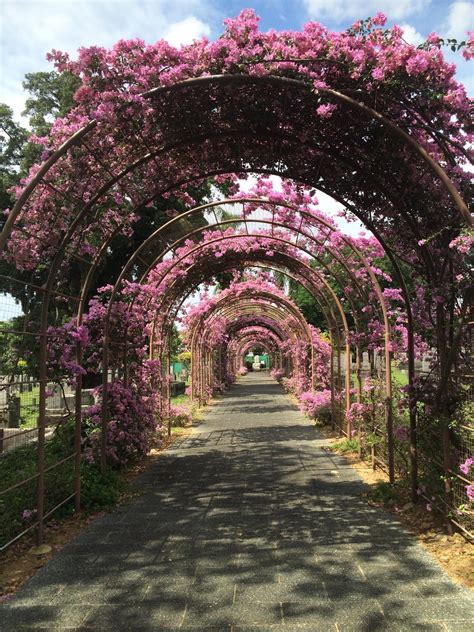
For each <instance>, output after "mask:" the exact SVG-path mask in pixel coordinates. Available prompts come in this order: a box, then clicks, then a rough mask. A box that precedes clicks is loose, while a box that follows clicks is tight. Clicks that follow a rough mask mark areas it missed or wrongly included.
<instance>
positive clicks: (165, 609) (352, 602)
mask: <svg viewBox="0 0 474 632" xmlns="http://www.w3.org/2000/svg"><path fill="white" fill-rule="evenodd" d="M323 444H324V441H323V440H320V439H318V434H317V431H316V430H315V429H314V427H312V425H311V423H309V422H308V421H307V420H305V419H304V418H303V417H302V416H301V414H300V413H299V412H298V411H297V410H296V409H295V407H294V406H293V404H292V403H291V401H290V400H289V399H288V398H287V397H286V396H285V395H284V394H283V393H282V391H281V389H280V387H279V386H278V385H277V384H276V383H275V382H273V381H271V380H270V379H269V378H268V377H267V375H266V374H256V375H251V376H247V377H246V378H244V379H243V380H242V381H241V382H240V383H239V385H238V386H236V387H234V388H233V389H232V390H231V391H230V394H228V395H227V396H226V397H225V398H224V399H223V400H222V401H221V402H220V403H219V404H218V405H216V406H215V407H213V408H211V409H209V410H208V412H207V414H206V419H205V422H204V423H202V424H201V425H200V426H199V427H198V428H197V429H196V430H195V431H194V432H193V434H192V436H191V437H190V438H188V439H187V440H186V441H184V442H182V443H181V445H179V446H175V447H174V448H173V449H171V450H169V451H168V452H167V453H166V454H165V455H164V456H163V457H162V458H160V459H159V460H158V461H157V462H156V463H155V464H154V465H153V466H152V467H151V468H149V469H148V470H147V471H146V473H144V474H143V475H142V477H141V479H140V481H141V484H142V486H143V491H144V493H143V495H141V496H140V497H138V498H136V499H134V500H132V501H130V502H128V503H127V504H126V505H123V506H121V507H119V508H118V509H117V510H115V511H114V512H113V513H112V514H110V515H107V516H105V517H104V518H101V519H98V520H96V521H94V523H93V524H91V525H89V526H88V527H87V528H86V529H85V530H84V531H83V532H82V533H81V535H80V536H79V537H78V538H77V539H76V540H75V541H74V542H73V543H71V544H69V545H68V546H66V547H65V548H64V549H63V550H62V551H61V553H60V554H58V555H57V556H56V557H55V558H54V559H53V560H52V561H51V562H50V563H49V564H48V565H47V566H45V567H44V568H43V569H41V570H40V571H39V572H38V573H37V574H36V575H35V577H34V578H33V579H32V580H31V581H30V582H28V584H26V585H25V586H24V587H23V589H21V590H20V591H19V592H18V594H17V596H16V597H15V598H14V599H12V601H10V602H9V603H8V604H5V605H4V606H3V607H2V608H0V630H2V632H10V631H14V632H19V631H20V630H24V629H26V630H42V629H47V630H56V629H61V630H62V629H68V628H69V629H80V630H89V629H93V630H101V631H108V630H111V631H112V630H113V631H115V630H117V631H121V630H130V631H133V632H141V631H152V630H153V631H156V632H168V631H171V630H186V631H188V632H190V631H191V630H192V631H194V632H211V631H212V632H267V631H269V630H281V631H282V632H285V631H287V632H293V631H297V630H304V631H311V632H319V631H321V632H327V631H330V630H333V631H339V632H346V631H347V632H349V631H360V632H362V631H364V632H374V631H377V630H390V631H392V630H393V631H397V630H401V631H403V632H413V631H415V630H436V631H437V630H444V631H446V630H451V631H453V632H463V631H464V630H466V631H467V630H469V631H471V630H473V629H474V604H473V600H472V594H471V593H470V592H469V591H467V590H465V589H462V588H459V587H458V586H456V585H455V584H454V583H453V582H452V581H451V580H450V579H449V577H448V576H447V575H446V574H445V573H444V572H443V570H442V569H441V568H440V567H439V566H438V564H437V563H436V562H434V561H433V560H432V559H431V558H430V557H429V555H428V554H427V553H426V552H425V551H424V549H423V548H422V547H421V546H419V545H418V544H417V543H416V541H415V540H414V539H413V537H411V536H410V535H409V534H407V533H406V532H405V531H403V529H402V528H401V527H400V526H399V525H398V523H397V522H396V521H395V519H394V518H393V517H392V516H390V515H389V514H387V513H385V512H383V511H381V510H378V509H374V508H371V507H370V506H368V505H367V504H366V503H365V502H364V501H363V500H362V499H361V498H360V493H361V492H362V491H363V490H364V485H363V483H361V481H360V480H359V478H358V476H357V474H356V472H355V471H354V470H353V469H352V468H351V467H350V466H348V465H346V464H345V463H344V460H343V458H342V457H338V456H335V455H332V454H330V453H327V452H325V451H323V450H322V449H321V447H320V446H321V445H323Z"/></svg>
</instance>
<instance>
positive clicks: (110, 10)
mask: <svg viewBox="0 0 474 632" xmlns="http://www.w3.org/2000/svg"><path fill="white" fill-rule="evenodd" d="M211 2H212V0H173V1H171V0H100V1H99V0H36V1H35V0H1V1H0V94H1V95H2V96H1V100H2V101H4V102H6V103H7V104H8V105H10V107H12V108H13V109H14V112H15V115H16V117H17V118H19V116H20V112H21V111H22V109H23V107H24V102H25V98H26V97H25V94H24V93H23V90H22V86H21V83H22V80H23V78H24V75H25V74H26V73H27V72H36V71H38V70H52V66H51V64H49V63H48V62H47V61H46V59H45V55H46V53H47V52H49V51H50V50H51V49H52V48H56V49H57V50H62V51H67V52H69V53H70V54H71V56H72V57H74V56H75V52H76V50H77V49H78V48H79V47H80V46H90V45H93V44H96V45H98V46H106V47H110V46H112V45H113V44H115V42H116V41H117V40H119V39H130V38H136V37H138V38H142V39H144V40H145V41H146V42H148V43H152V42H156V41H157V40H158V39H161V38H163V37H166V36H168V37H169V38H170V39H172V40H173V41H172V43H173V44H175V45H176V44H180V43H185V42H188V41H192V39H193V38H195V37H199V36H200V35H203V34H206V35H210V34H211V25H214V24H218V25H219V26H220V24H219V23H220V19H218V18H217V14H216V12H215V10H214V9H212V6H211ZM219 17H220V16H219Z"/></svg>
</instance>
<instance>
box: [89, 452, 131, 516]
mask: <svg viewBox="0 0 474 632" xmlns="http://www.w3.org/2000/svg"><path fill="white" fill-rule="evenodd" d="M81 480H82V483H81V505H82V509H83V511H84V512H85V513H91V512H93V511H98V510H100V509H105V508H107V507H111V506H113V505H115V503H116V502H117V501H118V500H119V498H120V496H121V494H122V493H123V492H124V491H125V489H126V485H125V482H124V479H123V477H122V476H121V475H120V473H119V472H118V471H117V470H112V469H108V470H107V471H106V472H105V474H102V472H101V471H100V469H99V468H98V467H97V466H96V465H91V464H89V463H83V465H82V470H81Z"/></svg>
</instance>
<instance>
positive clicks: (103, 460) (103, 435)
mask: <svg viewBox="0 0 474 632" xmlns="http://www.w3.org/2000/svg"><path fill="white" fill-rule="evenodd" d="M108 387H109V319H108V315H106V317H105V322H104V346H103V349H102V418H101V428H100V471H101V472H102V474H104V473H105V471H106V470H107V428H108V423H109V413H108V395H109V393H108Z"/></svg>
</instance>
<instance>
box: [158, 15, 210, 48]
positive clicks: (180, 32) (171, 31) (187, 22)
mask: <svg viewBox="0 0 474 632" xmlns="http://www.w3.org/2000/svg"><path fill="white" fill-rule="evenodd" d="M210 34H211V28H210V26H209V24H205V23H204V22H202V21H201V20H199V19H198V18H196V17H195V16H194V15H190V16H189V17H187V18H185V19H184V20H180V21H179V22H175V23H174V24H171V26H170V27H169V28H168V30H167V31H166V33H165V36H164V37H165V39H166V40H167V41H168V42H169V43H170V44H172V45H173V46H180V45H181V44H191V42H192V41H193V40H195V39H199V38H200V37H202V36H203V35H206V36H209V35H210Z"/></svg>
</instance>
